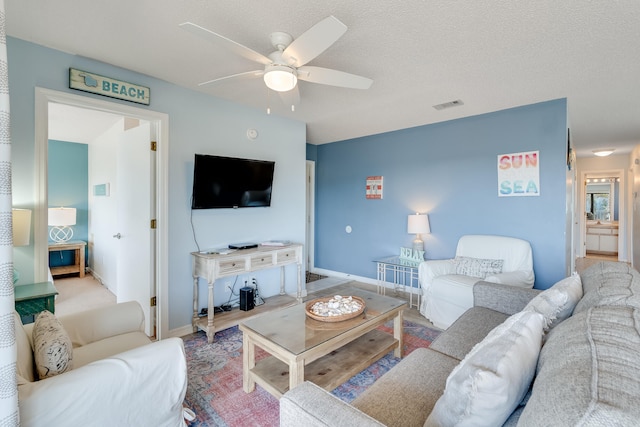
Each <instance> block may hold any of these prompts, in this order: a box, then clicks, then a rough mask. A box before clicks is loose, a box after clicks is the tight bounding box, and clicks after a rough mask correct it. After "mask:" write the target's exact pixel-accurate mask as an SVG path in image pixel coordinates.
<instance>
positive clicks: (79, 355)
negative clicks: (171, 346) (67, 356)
mask: <svg viewBox="0 0 640 427" xmlns="http://www.w3.org/2000/svg"><path fill="white" fill-rule="evenodd" d="M150 342H151V340H150V339H149V337H147V336H146V335H145V334H144V333H142V332H129V333H128V334H122V335H118V336H115V337H111V338H105V339H102V340H100V341H96V342H93V343H91V344H87V345H83V346H82V347H76V348H75V349H74V353H73V366H74V367H75V368H79V367H80V366H84V365H86V364H88V363H91V362H93V361H96V360H101V359H106V358H107V357H111V356H113V355H116V354H119V353H123V352H125V351H127V350H132V349H134V348H137V347H141V346H143V345H146V344H149V343H150Z"/></svg>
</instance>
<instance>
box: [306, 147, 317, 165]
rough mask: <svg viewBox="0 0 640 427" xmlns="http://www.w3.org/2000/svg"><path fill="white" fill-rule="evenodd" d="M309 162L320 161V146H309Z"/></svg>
mask: <svg viewBox="0 0 640 427" xmlns="http://www.w3.org/2000/svg"><path fill="white" fill-rule="evenodd" d="M307 160H313V161H314V162H315V161H316V160H318V146H317V145H312V144H307Z"/></svg>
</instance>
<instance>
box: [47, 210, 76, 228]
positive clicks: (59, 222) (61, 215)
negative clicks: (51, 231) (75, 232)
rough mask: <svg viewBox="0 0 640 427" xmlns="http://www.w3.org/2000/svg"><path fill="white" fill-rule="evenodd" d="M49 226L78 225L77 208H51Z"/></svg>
mask: <svg viewBox="0 0 640 427" xmlns="http://www.w3.org/2000/svg"><path fill="white" fill-rule="evenodd" d="M49 225H50V226H52V227H63V226H69V225H76V208H49Z"/></svg>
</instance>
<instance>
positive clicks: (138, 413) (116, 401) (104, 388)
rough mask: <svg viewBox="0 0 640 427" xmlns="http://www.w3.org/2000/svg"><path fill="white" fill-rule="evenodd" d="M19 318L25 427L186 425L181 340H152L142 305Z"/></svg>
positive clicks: (20, 384) (22, 421)
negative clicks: (32, 320) (27, 319)
mask: <svg viewBox="0 0 640 427" xmlns="http://www.w3.org/2000/svg"><path fill="white" fill-rule="evenodd" d="M14 318H15V334H16V345H17V347H18V358H17V366H16V374H17V381H18V403H19V407H20V425H21V426H23V427H27V426H31V427H33V426H47V427H52V426H85V425H86V426H88V425H91V426H166V427H180V426H184V425H185V422H184V414H183V408H182V404H183V400H184V396H185V393H186V389H187V367H186V358H185V353H184V346H183V342H182V340H181V339H180V338H169V339H166V340H162V341H158V342H151V340H150V339H149V338H148V337H147V336H146V335H145V333H144V314H143V312H142V308H141V307H140V305H139V304H138V303H137V302H128V303H122V304H116V305H112V306H108V307H105V308H100V309H96V310H90V311H85V312H81V313H77V314H72V315H68V316H60V317H55V316H54V315H52V314H51V313H49V312H46V311H45V312H43V313H41V314H39V315H38V318H36V323H35V324H28V325H24V326H23V325H22V323H21V321H20V316H19V315H18V313H15V314H14Z"/></svg>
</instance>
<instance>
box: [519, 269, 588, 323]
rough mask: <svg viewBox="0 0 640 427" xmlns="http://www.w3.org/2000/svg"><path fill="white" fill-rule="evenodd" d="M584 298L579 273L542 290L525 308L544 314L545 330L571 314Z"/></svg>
mask: <svg viewBox="0 0 640 427" xmlns="http://www.w3.org/2000/svg"><path fill="white" fill-rule="evenodd" d="M581 298H582V281H581V280H580V276H579V275H578V274H577V273H573V274H572V275H571V276H569V277H567V278H564V279H562V280H560V281H559V282H557V283H556V284H555V285H553V286H552V287H550V288H549V289H547V290H545V291H542V292H540V293H539V294H538V295H536V297H535V298H533V299H532V300H531V301H529V303H528V304H527V305H526V307H525V308H524V309H525V310H529V311H535V312H536V313H540V314H542V315H543V316H544V320H545V328H544V330H545V332H547V331H549V330H550V329H552V328H553V327H555V326H556V325H558V324H559V323H560V322H562V321H563V320H565V319H566V318H568V317H569V316H571V314H572V313H573V309H574V308H575V306H576V304H578V301H580V299H581Z"/></svg>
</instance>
